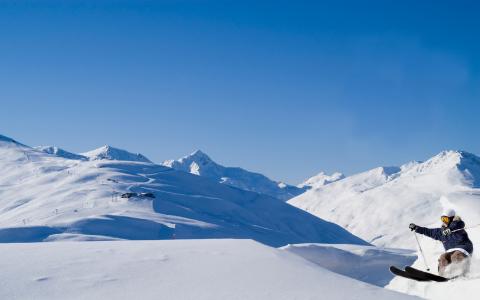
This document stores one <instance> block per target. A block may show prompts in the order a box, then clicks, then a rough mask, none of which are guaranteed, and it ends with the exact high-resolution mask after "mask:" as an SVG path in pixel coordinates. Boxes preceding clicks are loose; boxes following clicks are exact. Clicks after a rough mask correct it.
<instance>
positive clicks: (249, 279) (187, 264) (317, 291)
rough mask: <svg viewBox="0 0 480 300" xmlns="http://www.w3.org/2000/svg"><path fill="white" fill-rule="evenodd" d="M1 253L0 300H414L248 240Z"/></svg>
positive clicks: (18, 247) (11, 247) (44, 246)
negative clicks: (66, 299) (0, 284)
mask: <svg viewBox="0 0 480 300" xmlns="http://www.w3.org/2000/svg"><path fill="white" fill-rule="evenodd" d="M0 251H1V252H2V255H1V256H0V263H1V264H2V272H1V274H0V281H1V282H2V288H1V289H0V298H1V299H65V297H66V295H68V296H67V298H68V299H178V300H181V299H197V300H216V299H218V300H224V299H242V300H248V299H265V300H269V299H272V300H273V299H274V300H282V299H285V300H287V299H288V300H290V299H359V300H370V299H386V300H390V299H392V300H393V299H417V298H415V297H411V296H408V295H405V294H400V293H397V292H392V291H389V290H385V289H382V288H378V287H375V286H372V285H369V284H366V283H363V282H360V281H356V280H353V279H350V278H348V277H344V276H341V275H338V274H335V273H332V272H330V271H328V270H326V269H323V268H321V267H319V266H317V265H315V264H313V263H310V262H308V261H306V260H304V259H301V258H299V257H297V256H296V255H294V254H291V253H288V252H285V251H281V250H277V249H274V248H270V247H266V246H263V245H261V244H258V243H255V242H253V241H251V240H195V241H192V240H184V241H179V240H177V241H135V242H133V241H122V242H95V243H92V242H75V243H72V242H63V243H35V244H1V245H0ZM39 258H40V259H39Z"/></svg>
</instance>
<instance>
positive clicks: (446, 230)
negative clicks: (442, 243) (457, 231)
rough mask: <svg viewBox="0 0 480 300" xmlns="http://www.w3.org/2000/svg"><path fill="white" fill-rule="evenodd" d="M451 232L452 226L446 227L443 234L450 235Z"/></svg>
mask: <svg viewBox="0 0 480 300" xmlns="http://www.w3.org/2000/svg"><path fill="white" fill-rule="evenodd" d="M451 233H452V230H450V228H447V229H444V230H443V231H442V234H443V235H444V236H448V235H450V234H451Z"/></svg>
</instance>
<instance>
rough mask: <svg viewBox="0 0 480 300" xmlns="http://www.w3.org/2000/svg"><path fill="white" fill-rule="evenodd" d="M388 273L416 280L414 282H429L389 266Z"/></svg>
mask: <svg viewBox="0 0 480 300" xmlns="http://www.w3.org/2000/svg"><path fill="white" fill-rule="evenodd" d="M390 272H392V273H393V274H395V275H397V276H401V277H405V278H408V279H412V280H416V281H430V279H427V278H425V277H424V276H422V277H420V276H415V275H414V274H411V273H408V272H406V271H404V270H401V269H399V268H397V267H395V266H390Z"/></svg>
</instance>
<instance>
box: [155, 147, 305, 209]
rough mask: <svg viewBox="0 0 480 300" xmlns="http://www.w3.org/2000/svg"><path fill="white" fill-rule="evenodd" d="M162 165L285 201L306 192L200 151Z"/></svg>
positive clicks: (167, 161)
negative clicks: (223, 162) (230, 165)
mask: <svg viewBox="0 0 480 300" xmlns="http://www.w3.org/2000/svg"><path fill="white" fill-rule="evenodd" d="M162 165H164V166H167V167H170V168H174V169H176V170H180V171H183V172H188V173H191V174H195V175H198V176H204V177H207V178H211V179H213V180H215V181H217V182H219V183H223V184H226V185H230V186H233V187H237V188H239V189H242V190H246V191H251V192H255V193H260V194H265V195H268V196H271V197H274V198H278V199H280V200H283V201H286V200H288V199H290V198H292V197H295V196H297V195H300V194H301V193H303V192H304V191H305V190H306V189H305V188H299V187H296V186H292V185H288V184H285V183H284V182H278V181H273V180H271V179H269V178H267V177H266V176H264V175H262V174H259V173H254V172H250V171H247V170H244V169H242V168H233V167H224V166H222V165H220V164H218V163H216V162H215V161H213V160H212V159H211V158H210V157H209V156H208V155H207V154H205V153H204V152H202V151H200V150H197V151H195V152H193V153H192V154H190V155H187V156H185V157H183V158H180V159H178V160H166V161H164V162H163V163H162Z"/></svg>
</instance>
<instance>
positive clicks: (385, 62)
mask: <svg viewBox="0 0 480 300" xmlns="http://www.w3.org/2000/svg"><path fill="white" fill-rule="evenodd" d="M15 2H17V3H15ZM18 2H21V3H18ZM478 3H479V2H478V1H386V0H382V1H325V2H322V1H305V2H302V1H217V2H212V1H191V2H189V1H91V2H85V1H82V2H81V1H68V4H67V1H30V2H28V1H11V2H6V1H1V2H0V38H1V40H0V102H1V106H0V134H4V135H7V136H11V137H13V138H15V139H17V140H20V141H22V142H24V143H26V144H28V145H32V146H34V145H41V144H42V145H48V144H55V145H57V146H60V147H62V148H65V149H67V150H70V151H74V152H82V151H86V150H90V149H93V148H96V147H99V146H101V145H103V144H111V145H113V146H117V147H120V148H124V149H128V150H130V151H133V152H141V153H143V154H145V155H146V156H148V157H149V158H150V159H152V160H154V161H157V162H161V161H163V160H164V159H170V158H178V157H180V156H183V155H185V154H188V153H190V152H192V151H193V150H195V149H202V150H204V151H205V152H206V153H208V154H210V155H211V156H212V158H214V159H215V160H217V161H218V162H220V163H223V164H225V165H231V166H241V167H244V168H247V169H250V170H253V171H258V172H262V173H264V174H266V175H268V176H270V177H272V178H274V179H278V180H285V181H287V182H289V183H298V182H299V181H301V180H302V179H304V178H305V177H308V176H311V175H314V174H315V173H317V172H319V171H321V170H325V171H328V172H332V171H336V170H338V171H342V172H345V173H347V174H352V173H355V172H358V171H363V170H366V169H368V168H372V167H376V166H380V165H396V164H401V163H404V162H406V161H410V160H414V159H415V160H422V159H426V158H428V157H429V156H432V155H434V154H436V153H437V152H439V151H441V150H443V149H464V150H467V151H471V152H473V153H476V154H480V139H479V138H478V134H479V132H480V118H479V116H478V114H479V113H480V98H479V96H480V55H479V53H480V18H479V17H478V16H479V15H480V4H478Z"/></svg>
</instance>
